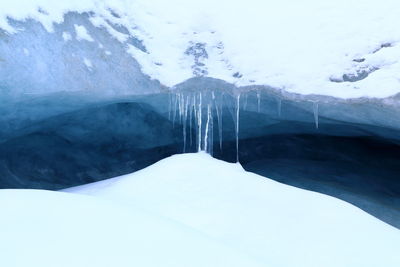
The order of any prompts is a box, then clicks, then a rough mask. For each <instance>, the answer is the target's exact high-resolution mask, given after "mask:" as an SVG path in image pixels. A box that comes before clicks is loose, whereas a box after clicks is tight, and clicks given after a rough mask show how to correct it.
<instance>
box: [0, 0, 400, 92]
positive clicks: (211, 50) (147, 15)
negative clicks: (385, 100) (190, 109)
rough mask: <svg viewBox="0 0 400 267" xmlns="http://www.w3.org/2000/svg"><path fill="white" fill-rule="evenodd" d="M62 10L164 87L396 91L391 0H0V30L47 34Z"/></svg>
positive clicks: (399, 60)
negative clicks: (101, 33) (204, 84)
mask: <svg viewBox="0 0 400 267" xmlns="http://www.w3.org/2000/svg"><path fill="white" fill-rule="evenodd" d="M3 2H4V1H3ZM70 11H74V12H79V13H82V12H87V14H89V15H90V21H91V23H92V24H93V25H94V26H96V27H101V28H104V29H106V30H107V31H108V32H109V34H110V35H111V36H112V38H115V39H116V40H118V41H119V42H121V43H123V44H124V45H125V48H126V52H127V53H129V54H131V55H132V56H133V57H134V58H135V59H136V60H137V61H138V62H139V63H140V65H141V68H142V71H143V72H144V73H146V74H148V75H150V77H152V78H154V79H157V80H159V81H160V82H161V83H163V84H164V85H167V86H174V85H176V84H179V83H181V82H183V81H185V80H187V79H189V78H192V77H197V76H207V77H213V78H218V79H222V80H225V81H228V82H230V83H233V84H235V85H237V86H246V85H268V86H272V87H275V88H280V89H284V90H287V91H289V92H294V93H301V94H320V95H332V96H336V97H342V98H355V97H363V96H366V97H388V96H391V95H394V94H397V93H398V92H400V81H399V75H398V73H399V70H400V45H399V41H400V30H399V27H398V25H399V20H400V19H399V16H398V14H399V13H400V4H399V2H398V0H382V1H379V2H377V1H363V2H362V3H360V1H358V0H336V1H319V0H301V1H298V0H282V1H273V0H248V1H234V2H232V1H228V0H220V1H213V0H203V1H201V2H198V1H195V0H170V1H164V0H152V1H148V0H135V1H128V0H108V1H106V0H70V1H61V2H60V1H50V0H16V1H9V2H7V3H1V9H0V28H3V29H4V30H5V31H7V32H8V33H9V34H12V33H17V32H21V31H23V29H20V28H18V27H15V26H13V23H12V19H15V20H24V19H27V18H31V19H34V20H38V21H40V22H41V23H42V24H43V25H44V27H45V28H46V29H47V30H48V31H52V30H54V29H53V23H62V22H63V18H64V17H63V15H64V14H66V13H67V12H70ZM10 19H11V20H10ZM77 27H78V28H76V35H77V38H80V39H82V40H89V41H93V42H96V41H97V42H98V40H95V39H94V38H92V37H91V36H90V33H89V32H86V31H85V30H84V28H80V26H79V25H78V26H77ZM66 34H69V33H66ZM66 34H64V37H65V38H64V40H66V41H68V40H69V39H70V38H69V37H68V35H66ZM130 37H134V38H137V39H138V40H140V41H141V43H142V44H143V47H142V46H133V45H132V44H129V39H130Z"/></svg>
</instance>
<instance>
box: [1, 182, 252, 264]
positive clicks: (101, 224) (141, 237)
mask: <svg viewBox="0 0 400 267" xmlns="http://www.w3.org/2000/svg"><path fill="white" fill-rule="evenodd" d="M0 211H1V220H0V236H1V238H0V251H1V257H0V266H7V267H28V266H29V267H54V266H57V267H71V266H74V267H88V266H96V267H110V266H141V267H160V266H171V267H172V266H174V267H187V266H194V267H200V266H201V267H204V266H210V267H214V266H215V267H221V266H229V267H230V266H237V267H239V266H240V267H242V266H250V267H251V266H260V265H258V264H257V262H255V261H254V260H252V259H251V258H250V257H247V256H246V255H244V254H242V253H241V252H240V251H234V250H232V249H231V248H229V247H226V246H224V245H221V244H219V243H218V242H216V241H214V240H212V239H210V238H208V237H207V236H204V235H203V234H201V233H199V232H197V231H195V230H193V229H190V228H188V227H186V226H184V225H181V224H179V223H176V222H174V221H172V220H169V219H166V218H163V217H160V216H157V215H153V214H150V213H147V212H145V211H142V210H141V209H140V207H138V208H133V206H131V209H127V208H126V207H124V206H120V205H115V204H113V203H107V202H105V201H102V200H101V199H99V198H93V197H88V196H80V195H74V194H66V193H61V192H50V191H41V190H0Z"/></svg>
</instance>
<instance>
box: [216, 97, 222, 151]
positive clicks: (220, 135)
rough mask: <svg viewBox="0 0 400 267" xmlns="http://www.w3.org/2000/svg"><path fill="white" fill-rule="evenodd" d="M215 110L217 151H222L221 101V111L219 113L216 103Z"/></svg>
mask: <svg viewBox="0 0 400 267" xmlns="http://www.w3.org/2000/svg"><path fill="white" fill-rule="evenodd" d="M215 109H216V111H217V121H218V135H219V149H220V150H221V151H222V101H221V111H219V109H218V103H216V104H215Z"/></svg>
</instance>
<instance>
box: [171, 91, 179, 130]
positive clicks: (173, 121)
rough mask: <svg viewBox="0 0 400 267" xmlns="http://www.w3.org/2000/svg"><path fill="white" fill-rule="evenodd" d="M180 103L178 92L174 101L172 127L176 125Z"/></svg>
mask: <svg viewBox="0 0 400 267" xmlns="http://www.w3.org/2000/svg"><path fill="white" fill-rule="evenodd" d="M177 105H178V94H175V101H174V111H173V113H174V114H173V115H172V127H175V118H176V108H177Z"/></svg>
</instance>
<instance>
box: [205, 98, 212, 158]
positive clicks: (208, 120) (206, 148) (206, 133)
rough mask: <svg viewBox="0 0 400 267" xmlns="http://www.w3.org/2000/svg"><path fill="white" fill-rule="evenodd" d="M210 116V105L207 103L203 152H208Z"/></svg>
mask: <svg viewBox="0 0 400 267" xmlns="http://www.w3.org/2000/svg"><path fill="white" fill-rule="evenodd" d="M210 117H211V107H210V104H208V106H207V123H206V129H205V132H204V151H205V152H210V151H209V150H208V147H209V144H208V143H209V140H208V138H209V131H210Z"/></svg>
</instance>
